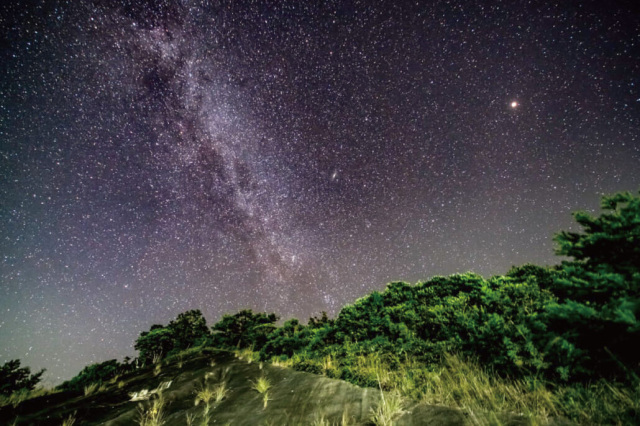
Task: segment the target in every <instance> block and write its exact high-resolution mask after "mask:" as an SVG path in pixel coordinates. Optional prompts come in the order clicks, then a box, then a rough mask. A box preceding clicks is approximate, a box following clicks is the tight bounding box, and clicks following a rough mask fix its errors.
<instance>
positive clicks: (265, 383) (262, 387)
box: [251, 375, 271, 393]
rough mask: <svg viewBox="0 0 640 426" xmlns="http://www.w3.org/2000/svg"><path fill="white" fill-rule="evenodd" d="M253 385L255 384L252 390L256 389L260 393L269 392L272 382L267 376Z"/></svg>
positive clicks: (261, 377) (260, 378) (259, 378)
mask: <svg viewBox="0 0 640 426" xmlns="http://www.w3.org/2000/svg"><path fill="white" fill-rule="evenodd" d="M251 383H253V386H252V387H251V389H255V390H256V391H258V393H265V392H268V391H269V389H270V388H271V382H270V381H269V379H268V378H267V376H264V375H262V376H260V377H258V380H256V381H255V382H251Z"/></svg>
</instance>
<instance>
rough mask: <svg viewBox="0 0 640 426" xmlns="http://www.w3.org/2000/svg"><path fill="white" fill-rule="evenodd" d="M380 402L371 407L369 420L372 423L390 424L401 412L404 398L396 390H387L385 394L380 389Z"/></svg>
mask: <svg viewBox="0 0 640 426" xmlns="http://www.w3.org/2000/svg"><path fill="white" fill-rule="evenodd" d="M380 395H381V398H380V403H379V404H378V405H377V406H376V407H374V408H372V409H371V421H372V422H373V424H374V425H379V426H391V425H393V424H394V420H395V419H396V418H397V417H398V416H400V415H401V414H402V413H403V409H404V399H403V398H402V396H400V393H399V392H397V391H393V392H389V393H387V395H386V396H385V394H384V392H383V391H382V389H381V390H380Z"/></svg>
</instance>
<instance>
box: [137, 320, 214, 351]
mask: <svg viewBox="0 0 640 426" xmlns="http://www.w3.org/2000/svg"><path fill="white" fill-rule="evenodd" d="M210 337H211V332H210V331H209V328H208V327H207V321H206V319H205V318H204V316H203V315H202V312H200V310H191V311H187V312H183V313H181V314H180V315H178V317H177V318H176V319H175V320H173V321H171V322H169V325H167V326H166V327H165V326H163V325H160V324H154V325H152V326H151V329H150V330H149V331H143V332H142V333H140V337H138V339H137V340H136V343H135V346H134V348H135V349H136V350H137V351H139V352H140V356H139V359H140V361H142V363H143V364H149V363H151V362H152V361H153V360H154V358H160V359H162V358H166V357H167V356H169V355H171V354H172V353H175V352H179V351H183V350H185V349H188V348H190V347H193V346H198V345H202V344H204V343H205V342H207V340H208V339H209V338H210Z"/></svg>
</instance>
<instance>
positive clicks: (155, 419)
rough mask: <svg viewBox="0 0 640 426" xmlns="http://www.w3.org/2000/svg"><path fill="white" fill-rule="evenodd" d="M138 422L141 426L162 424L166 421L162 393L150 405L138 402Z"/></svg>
mask: <svg viewBox="0 0 640 426" xmlns="http://www.w3.org/2000/svg"><path fill="white" fill-rule="evenodd" d="M138 415H139V417H138V424H139V425H140V426H162V425H163V424H164V422H165V416H164V398H163V396H162V393H158V397H157V398H154V399H153V400H152V401H151V402H150V404H149V406H148V407H145V406H144V405H143V404H138Z"/></svg>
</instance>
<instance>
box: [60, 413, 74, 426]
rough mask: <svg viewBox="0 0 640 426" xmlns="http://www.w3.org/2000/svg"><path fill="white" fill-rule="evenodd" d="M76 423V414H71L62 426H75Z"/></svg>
mask: <svg viewBox="0 0 640 426" xmlns="http://www.w3.org/2000/svg"><path fill="white" fill-rule="evenodd" d="M75 422H76V413H73V414H69V417H67V418H66V419H64V420H63V421H62V426H73V425H74V423H75Z"/></svg>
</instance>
